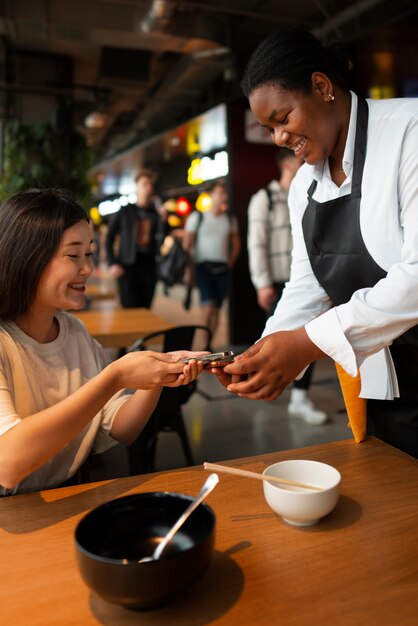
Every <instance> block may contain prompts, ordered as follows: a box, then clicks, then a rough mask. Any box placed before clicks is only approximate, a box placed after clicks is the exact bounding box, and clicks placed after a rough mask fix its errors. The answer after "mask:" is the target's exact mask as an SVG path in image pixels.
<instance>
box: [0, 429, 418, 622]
mask: <svg viewBox="0 0 418 626" xmlns="http://www.w3.org/2000/svg"><path fill="white" fill-rule="evenodd" d="M290 458H292V459H297V458H299V459H301V458H305V459H313V460H319V461H324V462H326V463H330V464H332V465H334V466H335V467H337V468H338V469H339V470H340V472H341V474H342V485H341V496H340V500H339V502H338V504H337V507H336V509H335V510H334V511H333V512H332V513H330V515H328V516H327V517H326V518H324V519H323V520H322V521H321V522H320V523H319V524H317V525H316V526H312V527H310V528H304V529H302V528H296V527H292V526H288V525H286V524H285V523H283V522H282V521H281V520H280V519H279V518H277V517H276V516H275V515H274V514H273V513H272V511H271V510H270V509H269V507H268V506H267V504H266V502H265V500H264V497H263V492H262V485H261V483H260V482H259V481H256V480H251V479H247V478H241V477H236V476H230V475H226V474H222V475H220V478H221V482H220V484H219V485H218V487H217V488H216V489H215V490H214V492H213V493H212V494H210V496H209V498H208V503H209V504H210V506H212V508H213V509H214V511H215V513H216V516H217V531H216V536H217V540H216V550H215V554H214V559H213V562H212V564H211V566H210V568H209V569H208V570H207V571H206V572H205V573H204V575H203V577H202V578H201V579H200V580H199V581H197V582H196V584H195V585H194V586H193V587H192V588H190V589H189V590H188V591H187V592H186V593H185V594H183V595H182V596H181V597H179V598H178V600H176V601H175V602H173V603H171V604H169V605H167V606H166V607H163V608H160V609H155V610H151V611H145V612H135V611H129V610H127V609H123V608H121V607H118V606H114V605H111V604H109V603H107V602H105V601H103V600H100V599H99V598H97V597H95V596H94V595H92V594H91V593H90V592H89V590H88V589H87V587H86V586H85V584H84V582H83V581H82V579H81V577H80V575H79V572H78V570H77V566H76V561H75V550H74V545H73V534H74V529H75V526H76V524H77V522H78V520H79V519H80V518H81V517H82V516H83V515H84V514H85V513H86V512H87V511H89V510H90V509H91V508H93V507H95V506H97V505H99V504H102V503H103V502H106V501H108V500H110V499H112V498H115V497H119V496H123V495H125V494H127V493H135V492H141V491H155V490H171V491H181V492H184V493H187V494H191V495H194V494H196V493H197V492H198V490H199V488H200V486H201V484H202V483H203V481H204V479H205V478H206V476H207V472H205V471H204V470H203V469H202V468H201V466H199V467H194V468H185V469H182V470H174V471H170V472H162V473H157V474H148V475H142V476H136V477H130V478H123V479H116V480H110V481H106V482H102V483H92V484H87V485H82V486H78V487H67V488H63V489H54V490H51V491H43V492H40V493H34V494H28V495H21V496H13V497H9V498H3V499H0V546H1V563H2V566H1V568H0V623H1V624H5V625H6V624H7V625H9V624H10V625H13V626H66V625H74V626H89V625H91V624H96V625H97V624H102V625H103V624H104V625H109V626H110V625H111V626H125V625H131V624H132V625H133V624H140V625H141V626H167V625H170V626H203V625H207V624H213V625H217V626H254V625H262V626H264V625H266V626H276V625H277V626H363V625H364V626H366V625H367V626H369V625H371V626H377V625H379V626H413V625H415V624H417V621H418V523H417V520H418V462H417V461H416V460H414V459H412V458H411V457H409V456H407V455H404V454H402V453H401V452H399V451H397V450H395V449H394V448H391V447H390V446H387V445H385V444H383V443H381V442H379V441H378V440H376V439H369V440H368V441H366V442H364V443H362V444H360V445H356V444H355V443H354V442H353V441H351V440H349V441H339V442H336V443H330V444H323V445H319V446H313V447H309V448H303V449H299V450H292V451H288V452H278V453H272V454H265V455H261V456H255V457H249V458H245V459H238V460H235V461H233V462H228V463H226V464H232V465H235V466H239V467H242V468H245V469H249V470H253V471H258V472H259V471H262V470H263V469H264V468H265V467H266V466H267V465H269V464H270V463H273V462H276V461H279V460H283V459H290Z"/></svg>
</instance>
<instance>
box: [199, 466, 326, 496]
mask: <svg viewBox="0 0 418 626" xmlns="http://www.w3.org/2000/svg"><path fill="white" fill-rule="evenodd" d="M203 467H204V468H205V470H210V471H215V472H223V473H224V474H235V475H236V476H244V477H246V478H257V479H258V480H268V481H270V482H272V483H280V484H283V485H291V486H292V487H302V488H303V489H312V490H313V491H321V490H322V487H315V486H314V485H306V484H305V483H297V482H295V481H293V480H286V479H285V478H278V476H268V475H267V474H257V472H249V471H248V470H243V469H238V468H236V467H229V466H228V465H217V464H216V463H207V462H206V461H205V462H204V463H203Z"/></svg>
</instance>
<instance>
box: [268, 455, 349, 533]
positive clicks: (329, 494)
mask: <svg viewBox="0 0 418 626" xmlns="http://www.w3.org/2000/svg"><path fill="white" fill-rule="evenodd" d="M263 474H266V475H267V476H277V477H278V478H284V479H286V480H293V481H297V482H300V483H305V484H308V485H313V486H315V487H321V488H322V489H321V491H308V490H304V489H300V488H299V487H292V486H289V485H279V484H278V483H273V482H270V481H267V480H265V481H263V488H264V497H265V499H266V500H267V504H268V505H269V506H270V507H271V508H272V509H273V511H275V513H277V514H278V515H280V516H281V517H282V518H283V519H284V521H285V522H287V523H288V524H292V525H293V526H311V525H312V524H316V523H317V522H318V521H319V520H320V519H321V517H324V515H327V514H328V513H330V512H331V511H332V509H333V508H334V507H335V505H336V504H337V501H338V496H339V492H340V482H341V474H340V472H339V471H338V470H336V469H335V467H332V466H331V465H326V464H325V463H319V462H318V461H304V460H297V461H282V462H280V463H274V464H273V465H270V466H269V467H267V468H266V469H265V470H264V472H263Z"/></svg>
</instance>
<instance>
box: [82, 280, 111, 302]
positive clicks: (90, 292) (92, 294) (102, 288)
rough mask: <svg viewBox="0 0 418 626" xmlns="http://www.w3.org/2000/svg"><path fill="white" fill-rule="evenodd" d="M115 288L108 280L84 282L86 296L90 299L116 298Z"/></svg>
mask: <svg viewBox="0 0 418 626" xmlns="http://www.w3.org/2000/svg"><path fill="white" fill-rule="evenodd" d="M117 295H118V294H117V290H116V288H115V287H114V285H111V284H109V282H108V281H106V282H105V281H100V282H96V283H87V284H86V297H87V298H91V299H92V300H116V297H117Z"/></svg>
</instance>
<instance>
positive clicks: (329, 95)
mask: <svg viewBox="0 0 418 626" xmlns="http://www.w3.org/2000/svg"><path fill="white" fill-rule="evenodd" d="M328 100H329V101H330V102H334V100H335V96H334V95H333V94H332V93H329V94H328Z"/></svg>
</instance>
